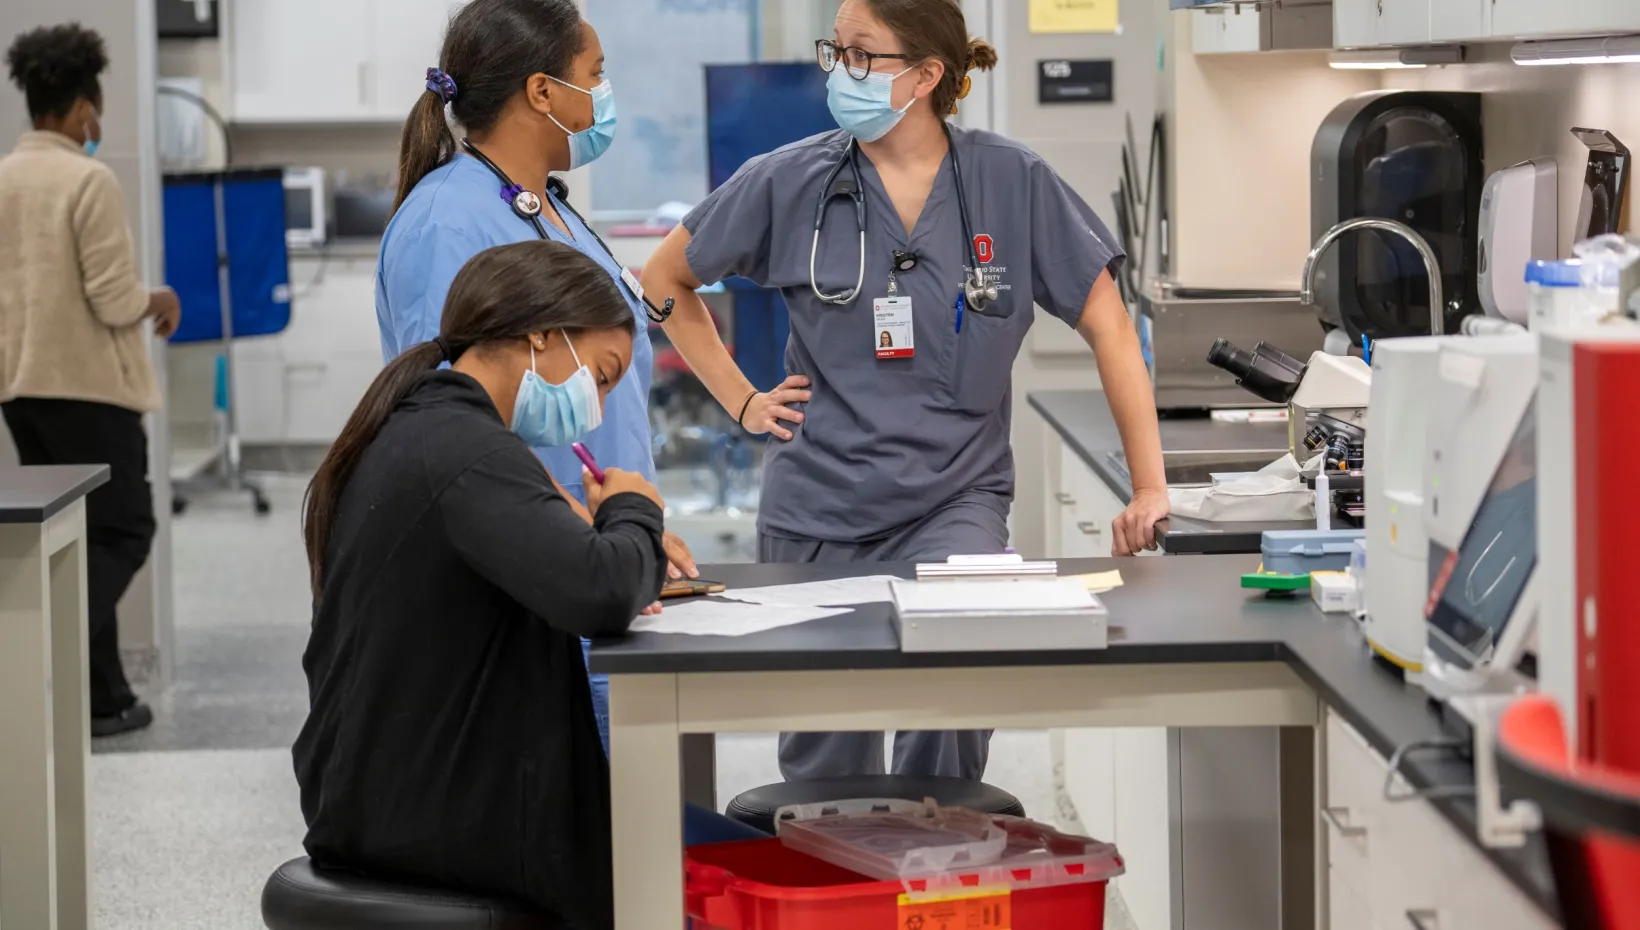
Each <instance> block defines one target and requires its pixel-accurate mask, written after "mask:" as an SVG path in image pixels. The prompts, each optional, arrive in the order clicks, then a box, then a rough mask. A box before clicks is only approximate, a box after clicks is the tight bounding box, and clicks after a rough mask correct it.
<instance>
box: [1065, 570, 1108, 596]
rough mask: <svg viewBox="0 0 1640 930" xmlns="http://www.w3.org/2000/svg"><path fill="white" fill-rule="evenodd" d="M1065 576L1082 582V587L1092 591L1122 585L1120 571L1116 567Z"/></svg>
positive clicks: (1106, 589) (1105, 589)
mask: <svg viewBox="0 0 1640 930" xmlns="http://www.w3.org/2000/svg"><path fill="white" fill-rule="evenodd" d="M1065 577H1067V578H1071V579H1073V580H1075V581H1080V582H1082V587H1084V588H1087V589H1088V590H1089V591H1093V592H1099V591H1109V590H1110V589H1111V588H1120V587H1121V586H1122V573H1121V572H1120V571H1118V570H1116V569H1111V570H1110V571H1108V572H1089V573H1088V574H1086V575H1067V576H1065Z"/></svg>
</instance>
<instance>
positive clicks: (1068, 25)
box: [1030, 0, 1121, 32]
mask: <svg viewBox="0 0 1640 930" xmlns="http://www.w3.org/2000/svg"><path fill="white" fill-rule="evenodd" d="M1117 3H1118V0H1031V16H1030V30H1031V31H1032V32H1120V31H1121V26H1120V19H1119V18H1118V16H1117Z"/></svg>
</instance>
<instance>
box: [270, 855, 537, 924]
mask: <svg viewBox="0 0 1640 930" xmlns="http://www.w3.org/2000/svg"><path fill="white" fill-rule="evenodd" d="M262 923H263V924H265V925H266V926H267V928H268V930H359V928H363V927H369V928H371V930H434V928H437V930H566V927H565V925H564V924H563V923H561V922H559V921H557V920H549V919H547V918H544V917H541V916H539V915H536V914H531V913H529V912H527V911H524V910H521V909H519V908H518V907H516V906H514V905H512V904H508V903H506V902H503V901H491V900H487V899H485V898H478V897H473V896H472V895H464V894H454V893H451V892H445V891H434V890H431V889H427V888H411V887H407V886H405V885H396V884H393V883H390V882H381V881H376V880H374V879H369V878H365V877H363V876H361V875H356V874H354V873H351V872H335V871H329V870H320V869H317V868H314V866H313V863H312V862H309V861H308V860H307V859H306V858H305V857H304V858H301V859H292V860H291V861H289V862H287V863H285V864H284V865H282V866H280V867H279V868H278V870H277V871H275V872H274V873H273V875H271V876H270V877H269V878H268V883H267V885H266V886H265V887H263V889H262Z"/></svg>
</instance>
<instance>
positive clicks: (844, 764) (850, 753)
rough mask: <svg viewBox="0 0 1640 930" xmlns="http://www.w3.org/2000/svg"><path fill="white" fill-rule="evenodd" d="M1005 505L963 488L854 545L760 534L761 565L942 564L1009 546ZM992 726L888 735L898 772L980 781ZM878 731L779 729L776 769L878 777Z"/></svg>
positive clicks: (787, 773) (789, 776) (788, 775)
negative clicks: (896, 527)
mask: <svg viewBox="0 0 1640 930" xmlns="http://www.w3.org/2000/svg"><path fill="white" fill-rule="evenodd" d="M1007 508H1008V502H1007V500H1006V499H1004V498H1001V497H998V496H997V495H995V494H991V493H989V492H985V491H965V492H963V493H962V494H959V495H957V496H956V497H954V498H952V499H951V500H948V501H946V502H945V503H943V504H941V505H940V506H939V507H938V508H937V509H936V510H935V511H934V512H933V513H931V514H929V515H928V516H926V517H924V518H922V519H921V520H918V521H917V522H916V523H913V524H911V525H910V526H908V527H906V528H904V529H902V530H899V531H898V532H896V533H894V534H893V535H891V536H887V537H884V538H882V539H874V540H869V541H865V542H857V543H839V542H826V541H822V540H818V539H797V538H792V537H789V536H784V535H771V534H769V533H759V534H758V537H757V560H758V561H759V562H942V561H944V560H945V558H946V557H947V556H950V555H980V554H990V553H999V552H1002V551H1003V550H1004V549H1006V548H1007V546H1008V522H1007ZM990 748H991V731H990V730H953V731H906V732H901V733H896V734H895V735H894V768H893V773H894V774H896V775H945V776H952V777H956V778H967V779H971V780H973V781H978V780H979V779H980V778H981V777H982V776H984V774H985V763H986V759H987V757H988V756H989V754H990ZM886 771H888V770H887V769H886V768H885V766H884V760H883V734H881V733H782V734H780V774H781V775H782V776H783V777H784V778H785V779H786V780H787V781H801V780H803V779H807V778H824V777H827V776H833V775H882V774H884V773H885V772H886Z"/></svg>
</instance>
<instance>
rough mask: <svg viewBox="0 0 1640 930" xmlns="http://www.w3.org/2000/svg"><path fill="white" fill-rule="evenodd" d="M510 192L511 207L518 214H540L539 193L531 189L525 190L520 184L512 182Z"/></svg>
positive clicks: (528, 215)
mask: <svg viewBox="0 0 1640 930" xmlns="http://www.w3.org/2000/svg"><path fill="white" fill-rule="evenodd" d="M513 188H514V189H513V191H512V192H511V193H512V208H513V209H514V210H516V211H518V215H519V216H523V217H531V216H540V215H541V195H540V194H537V193H536V192H535V191H532V190H525V189H524V187H523V186H522V185H518V184H514V185H513Z"/></svg>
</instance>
